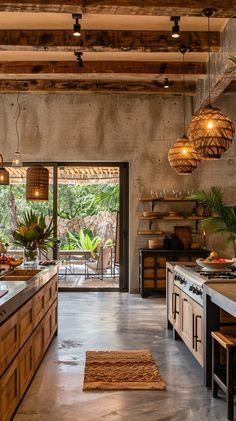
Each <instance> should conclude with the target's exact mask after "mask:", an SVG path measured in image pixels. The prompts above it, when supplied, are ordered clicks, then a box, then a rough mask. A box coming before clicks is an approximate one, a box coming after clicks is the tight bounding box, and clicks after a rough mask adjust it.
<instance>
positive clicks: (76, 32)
mask: <svg viewBox="0 0 236 421" xmlns="http://www.w3.org/2000/svg"><path fill="white" fill-rule="evenodd" d="M72 18H73V19H75V23H74V27H73V28H74V31H73V35H74V36H75V37H80V35H81V28H80V24H79V19H82V15H81V14H80V13H73V14H72Z"/></svg>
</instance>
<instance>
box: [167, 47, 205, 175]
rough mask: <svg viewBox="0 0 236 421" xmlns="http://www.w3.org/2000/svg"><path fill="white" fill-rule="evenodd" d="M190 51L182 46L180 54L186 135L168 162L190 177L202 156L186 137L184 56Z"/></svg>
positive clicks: (179, 141) (173, 148)
mask: <svg viewBox="0 0 236 421" xmlns="http://www.w3.org/2000/svg"><path fill="white" fill-rule="evenodd" d="M187 51H189V49H188V47H187V46H186V45H182V46H181V48H180V52H181V53H182V54H183V113H184V121H183V123H184V135H183V137H180V138H178V139H177V141H176V142H175V144H174V145H173V146H172V148H171V149H170V150H169V152H168V161H169V163H170V165H171V167H173V168H174V169H175V171H176V172H177V174H179V175H189V174H191V173H192V172H193V170H195V168H197V166H198V164H199V162H200V161H201V158H200V155H199V154H198V153H197V152H196V151H195V149H194V148H193V146H192V145H191V143H190V142H189V139H188V138H187V136H186V106H185V64H184V55H185V54H186V53H187Z"/></svg>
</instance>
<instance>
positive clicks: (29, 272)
mask: <svg viewBox="0 0 236 421" xmlns="http://www.w3.org/2000/svg"><path fill="white" fill-rule="evenodd" d="M39 272H40V270H39V269H15V270H14V271H13V272H11V273H9V274H7V275H4V276H3V277H1V278H0V280H2V281H28V280H30V279H31V278H32V277H33V276H34V275H37V273H39Z"/></svg>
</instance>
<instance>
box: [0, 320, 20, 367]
mask: <svg viewBox="0 0 236 421" xmlns="http://www.w3.org/2000/svg"><path fill="white" fill-rule="evenodd" d="M18 346H19V326H18V314H17V313H16V314H14V315H13V316H12V317H10V319H8V320H7V321H6V322H5V323H4V324H3V325H2V326H1V327H0V374H2V373H3V372H4V370H5V369H6V368H7V366H8V365H9V363H10V362H11V361H12V360H13V358H14V356H15V355H16V353H17V351H18Z"/></svg>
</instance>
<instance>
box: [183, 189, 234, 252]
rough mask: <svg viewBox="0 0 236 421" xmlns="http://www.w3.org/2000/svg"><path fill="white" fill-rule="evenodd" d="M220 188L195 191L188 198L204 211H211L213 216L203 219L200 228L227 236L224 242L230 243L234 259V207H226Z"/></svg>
mask: <svg viewBox="0 0 236 421" xmlns="http://www.w3.org/2000/svg"><path fill="white" fill-rule="evenodd" d="M222 196H223V195H222V191H221V189H220V187H216V186H214V187H211V189H210V190H209V191H204V190H201V191H197V192H195V193H193V194H192V195H191V196H190V199H194V200H196V201H197V202H198V203H200V204H201V205H203V206H204V207H205V208H206V209H211V210H212V211H213V212H214V213H215V215H213V216H210V217H207V218H204V219H203V220H202V221H201V222H200V228H201V229H202V230H203V231H205V230H209V231H210V232H213V233H218V234H221V233H226V234H228V236H227V238H226V240H225V241H226V242H228V243H232V245H233V249H234V256H235V257H236V206H227V205H226V204H225V203H224V201H223V197H222Z"/></svg>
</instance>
